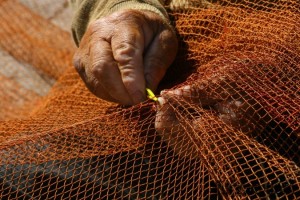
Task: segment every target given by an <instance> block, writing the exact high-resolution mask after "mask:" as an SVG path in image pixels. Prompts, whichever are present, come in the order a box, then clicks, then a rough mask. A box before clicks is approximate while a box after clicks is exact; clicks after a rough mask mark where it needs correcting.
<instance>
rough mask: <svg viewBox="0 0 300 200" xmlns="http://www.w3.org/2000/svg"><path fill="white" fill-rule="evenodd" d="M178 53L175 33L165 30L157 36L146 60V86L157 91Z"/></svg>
mask: <svg viewBox="0 0 300 200" xmlns="http://www.w3.org/2000/svg"><path fill="white" fill-rule="evenodd" d="M176 53H177V39H176V36H175V33H173V31H171V30H169V29H165V30H163V31H162V32H160V33H159V34H157V35H156V36H155V38H154V40H153V42H152V43H151V44H150V46H149V47H148V48H147V52H146V54H145V58H144V66H145V68H144V70H145V72H144V73H145V79H146V85H147V87H149V88H150V89H151V90H153V91H155V90H156V88H157V86H158V84H159V82H160V81H161V79H162V78H163V77H164V75H165V73H166V71H167V69H168V67H169V66H170V65H171V63H172V62H173V60H174V58H175V56H176Z"/></svg>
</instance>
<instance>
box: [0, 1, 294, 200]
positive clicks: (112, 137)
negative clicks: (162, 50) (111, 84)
mask: <svg viewBox="0 0 300 200" xmlns="http://www.w3.org/2000/svg"><path fill="white" fill-rule="evenodd" d="M187 2H188V3H189V4H188V7H189V8H188V9H179V8H176V7H175V8H173V7H172V9H169V8H170V7H169V8H168V7H167V9H168V10H169V15H170V18H171V20H172V23H173V25H174V26H175V27H176V31H177V34H178V38H179V41H180V45H179V53H178V55H177V58H176V60H175V61H174V63H173V65H172V66H171V67H170V69H169V71H168V73H167V75H166V77H165V78H164V80H163V81H162V83H161V85H160V90H161V89H165V90H164V91H163V92H162V93H161V98H160V99H162V100H161V101H160V103H155V102H151V101H150V100H149V101H146V102H143V103H141V104H139V105H136V106H133V107H122V106H118V105H116V104H113V103H109V102H105V101H103V100H101V99H98V98H96V97H94V96H93V95H92V94H90V93H89V91H88V90H87V89H86V88H85V86H84V84H83V83H82V81H81V80H80V78H79V76H78V74H77V73H76V72H75V70H74V69H73V67H72V63H71V60H72V55H73V53H74V50H75V48H74V46H73V44H72V41H71V37H70V35H69V34H68V33H67V32H65V31H63V30H62V29H60V28H58V27H57V26H55V25H53V24H51V22H50V21H49V20H46V19H44V18H43V17H41V16H40V15H38V14H36V13H34V12H33V11H32V10H30V9H28V8H26V7H25V6H23V5H22V4H20V3H19V2H18V1H15V0H0V19H1V20H0V24H1V29H0V37H1V40H0V48H1V49H2V50H3V51H5V53H6V54H7V56H10V57H12V58H14V59H15V60H16V61H15V63H13V64H11V65H10V67H8V70H7V71H11V72H14V73H16V72H15V71H13V70H14V68H13V67H12V66H15V65H22V66H23V67H24V68H26V69H29V68H30V69H32V70H33V71H34V72H35V73H36V74H38V76H39V77H42V80H43V81H44V82H47V84H48V85H49V87H50V86H51V87H52V88H51V90H50V92H49V93H48V94H47V95H46V96H43V95H42V94H41V92H40V93H39V92H36V91H33V90H32V89H28V88H26V84H25V85H22V84H20V83H19V82H18V79H17V78H16V77H12V76H8V75H7V74H6V75H3V74H0V80H1V84H0V88H1V90H0V91H1V92H0V98H1V104H0V108H1V113H0V119H1V121H0V197H1V198H2V199H59V198H67V199H73V198H74V199H82V198H83V199H217V198H220V199H255V198H269V199H279V198H280V199H281V198H282V199H284V198H285V199H296V198H298V197H300V169H299V167H300V159H299V158H300V153H299V151H300V148H299V145H300V98H299V97H300V64H299V63H300V21H299V18H300V3H299V2H298V1H297V0H241V1H225V0H224V1H223V0H221V1H211V2H210V3H209V4H207V3H206V4H205V5H209V6H206V8H203V7H202V5H203V3H201V2H200V3H199V2H198V1H195V0H194V1H192V0H191V1H187ZM199 5H200V7H199ZM4 62H5V61H4ZM7 62H9V61H7ZM28 80H30V79H28ZM53 82H55V83H54V84H53ZM47 84H46V85H47ZM38 87H45V84H44V85H43V84H40V85H39V84H38V85H36V86H35V87H34V88H35V89H36V88H38ZM40 89H43V88H40Z"/></svg>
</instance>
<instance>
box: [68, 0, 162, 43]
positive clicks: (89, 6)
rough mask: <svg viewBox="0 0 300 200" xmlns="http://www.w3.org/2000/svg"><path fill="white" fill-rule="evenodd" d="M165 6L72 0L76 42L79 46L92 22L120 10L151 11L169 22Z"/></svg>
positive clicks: (146, 0)
mask: <svg viewBox="0 0 300 200" xmlns="http://www.w3.org/2000/svg"><path fill="white" fill-rule="evenodd" d="M163 4H164V0H71V5H72V7H73V10H74V11H75V12H74V17H73V22H72V35H73V38H74V41H75V43H76V45H77V46H78V45H79V42H80V40H81V38H82V36H83V35H84V33H85V31H86V28H87V26H88V24H89V23H90V22H92V21H94V20H96V19H99V18H101V17H103V16H107V15H109V14H111V13H113V12H115V11H118V10H123V9H138V10H149V11H153V12H156V13H157V14H159V15H161V16H162V17H163V18H164V19H166V20H168V14H167V12H166V10H165V9H164V6H163Z"/></svg>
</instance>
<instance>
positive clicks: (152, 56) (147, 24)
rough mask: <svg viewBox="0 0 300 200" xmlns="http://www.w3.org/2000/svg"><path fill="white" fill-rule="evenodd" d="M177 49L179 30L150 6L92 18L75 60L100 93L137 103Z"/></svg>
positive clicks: (154, 84)
mask: <svg viewBox="0 0 300 200" xmlns="http://www.w3.org/2000/svg"><path fill="white" fill-rule="evenodd" d="M176 53H177V39H176V35H175V32H174V31H173V30H172V28H171V27H170V25H169V24H167V23H166V22H165V21H164V20H163V19H162V17H161V16H159V15H158V14H156V13H154V12H151V11H146V10H143V11H137V10H125V11H119V12H115V13H113V14H111V15H109V16H107V17H103V18H101V19H99V20H96V21H94V22H92V23H91V24H90V25H89V26H88V28H87V31H86V33H85V34H84V36H83V38H82V40H81V43H80V46H79V48H78V50H77V52H76V54H75V56H74V66H75V68H76V70H77V71H78V73H79V74H80V76H81V78H82V79H83V81H84V82H85V84H86V86H87V87H88V89H89V90H90V91H91V92H92V93H94V94H95V95H96V96H98V97H100V98H102V99H104V100H108V101H112V102H116V103H120V104H123V105H133V104H137V103H140V102H141V101H143V100H145V99H146V94H145V90H146V86H147V87H148V88H150V89H151V90H153V91H154V90H155V89H156V88H157V86H158V84H159V82H160V80H161V79H162V78H163V76H164V75H165V72H166V70H167V68H168V67H169V65H170V64H171V63H172V62H173V60H174V58H175V55H176Z"/></svg>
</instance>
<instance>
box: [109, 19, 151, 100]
mask: <svg viewBox="0 0 300 200" xmlns="http://www.w3.org/2000/svg"><path fill="white" fill-rule="evenodd" d="M118 27H123V28H122V30H121V29H120V28H118V29H116V30H115V34H114V35H113V36H112V39H111V47H112V52H113V56H114V59H115V61H116V62H117V64H118V67H119V70H120V73H121V78H122V81H123V84H124V86H125V88H126V89H127V92H128V93H129V95H130V97H131V98H132V100H133V103H134V104H137V103H139V102H141V101H143V100H145V99H146V95H145V89H146V87H145V85H146V84H145V78H144V70H143V68H144V67H143V51H144V37H143V34H142V30H141V28H140V27H138V26H134V25H133V24H126V23H124V25H123V26H118Z"/></svg>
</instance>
